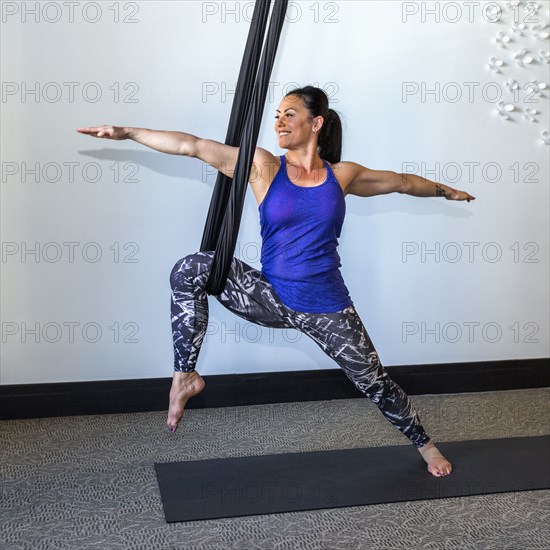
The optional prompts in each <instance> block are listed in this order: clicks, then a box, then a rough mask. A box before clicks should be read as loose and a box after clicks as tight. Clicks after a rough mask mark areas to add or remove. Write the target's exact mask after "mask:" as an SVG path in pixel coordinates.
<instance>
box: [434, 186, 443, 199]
mask: <svg viewBox="0 0 550 550" xmlns="http://www.w3.org/2000/svg"><path fill="white" fill-rule="evenodd" d="M435 194H436V196H438V197H444V196H445V189H443V187H441V185H438V184H437V183H436V184H435Z"/></svg>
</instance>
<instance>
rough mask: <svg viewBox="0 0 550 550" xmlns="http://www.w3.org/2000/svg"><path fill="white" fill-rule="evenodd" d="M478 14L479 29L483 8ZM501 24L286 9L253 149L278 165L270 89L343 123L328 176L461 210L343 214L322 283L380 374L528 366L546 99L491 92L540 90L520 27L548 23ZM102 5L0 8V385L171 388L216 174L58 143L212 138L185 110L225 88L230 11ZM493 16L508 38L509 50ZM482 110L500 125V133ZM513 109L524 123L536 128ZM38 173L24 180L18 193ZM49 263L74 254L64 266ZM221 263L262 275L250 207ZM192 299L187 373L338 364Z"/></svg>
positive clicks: (369, 204)
mask: <svg viewBox="0 0 550 550" xmlns="http://www.w3.org/2000/svg"><path fill="white" fill-rule="evenodd" d="M487 4H492V5H493V6H494V5H495V4H496V5H500V6H501V10H502V11H501V14H500V15H498V14H497V15H494V14H493V12H491V11H483V9H486V8H487ZM507 4H508V3H506V2H498V3H497V2H492V3H487V2H469V3H462V2H437V3H436V2H395V1H386V2H377V1H371V0H369V1H341V2H324V1H319V2H317V1H315V2H314V1H301V2H299V3H296V2H291V6H290V8H289V19H293V20H294V22H288V23H287V24H286V26H285V28H284V30H283V34H282V37H281V43H280V47H279V53H278V58H277V63H276V66H275V68H274V71H273V75H272V79H271V80H272V87H271V97H270V98H268V103H267V104H266V110H265V115H264V122H263V126H262V131H261V134H260V139H259V145H260V146H262V147H265V148H268V149H270V150H272V151H273V152H275V153H276V154H282V153H283V152H284V151H282V150H280V149H278V146H277V141H276V138H275V134H274V132H273V129H272V128H273V126H272V125H273V122H274V112H275V109H276V108H277V106H278V104H279V101H280V100H281V98H282V96H283V91H285V90H288V89H289V88H291V87H292V83H293V82H294V83H296V84H300V85H305V84H315V83H318V85H320V86H321V87H324V88H325V89H326V90H327V92H329V94H330V96H331V98H332V100H333V104H332V106H333V107H334V108H335V109H336V110H337V111H339V112H340V113H341V115H342V118H343V122H344V154H343V158H344V160H353V161H355V162H359V163H361V164H363V165H365V166H368V167H370V168H373V169H386V170H394V171H396V172H415V173H420V174H423V175H426V176H427V177H428V178H430V179H436V180H438V181H442V182H443V183H447V184H448V185H451V186H453V187H455V188H458V189H463V190H467V191H468V192H470V193H471V194H473V195H474V196H475V197H476V200H475V201H474V202H471V203H466V202H450V201H445V199H442V198H415V197H411V196H406V195H397V194H392V195H386V196H379V197H374V198H368V199H367V198H359V197H354V196H348V197H347V198H346V202H347V217H346V221H345V223H344V228H343V232H342V237H341V246H340V249H339V252H340V255H341V257H342V262H343V268H342V273H343V276H344V279H345V281H346V283H347V285H348V288H349V290H350V293H351V296H352V298H353V300H354V302H355V305H356V308H357V310H358V312H359V314H360V316H361V318H362V319H363V321H364V323H365V325H366V327H367V329H368V331H369V334H370V335H371V337H372V339H373V341H374V343H375V345H376V347H377V349H378V351H379V353H380V356H381V359H382V362H383V364H385V365H386V366H391V365H401V364H426V363H438V362H461V361H480V360H499V359H513V358H530V357H547V356H548V355H549V342H548V332H549V331H548V327H549V318H548V280H549V273H548V235H549V231H548V230H549V224H548V210H549V200H548V199H549V197H548V179H549V177H548V176H549V174H548V172H549V161H548V152H549V148H548V145H547V144H545V143H544V141H543V137H542V133H543V131H548V130H549V129H550V128H549V126H550V125H549V105H548V89H546V90H544V91H543V92H542V96H540V97H538V96H536V95H534V94H530V95H529V93H528V92H529V91H530V90H529V89H526V90H523V89H522V90H520V92H519V94H518V97H516V98H514V97H513V95H512V93H510V92H509V91H508V89H507V87H506V82H509V81H510V80H511V79H514V78H515V79H516V80H518V82H519V84H520V87H521V88H523V87H524V86H525V85H526V84H527V83H529V82H533V81H539V82H542V81H545V82H546V83H547V84H548V80H549V76H548V65H547V64H545V63H543V62H542V61H544V60H543V59H542V58H539V56H541V55H543V54H540V53H539V52H540V51H548V39H547V38H546V39H545V38H544V35H543V34H542V33H543V32H544V31H539V34H540V36H538V37H537V36H535V33H536V32H537V29H535V30H534V31H533V28H532V27H533V25H536V21H537V19H538V20H539V21H541V22H544V23H547V22H548V19H549V9H548V8H549V6H548V2H547V1H546V2H541V1H540V0H539V4H541V5H542V9H541V10H540V12H539V13H538V14H533V15H529V12H528V11H526V10H525V9H524V6H523V5H524V4H525V3H524V2H522V3H520V4H521V6H520V8H518V9H516V11H512V10H511V9H510V8H509V7H508V5H507ZM36 5H38V11H37V12H36V13H34V14H33V13H32V10H35V9H36ZM235 5H237V7H238V8H240V9H238V10H237V11H238V14H239V15H238V18H239V21H237V16H236V15H235V14H234V13H233V14H232V13H230V10H231V9H232V8H234V7H235ZM112 6H116V4H115V3H113V2H97V3H94V2H81V3H79V5H78V6H73V8H72V9H73V10H74V11H71V10H70V9H69V8H70V5H69V6H67V5H66V4H65V3H63V2H41V3H38V2H3V3H2V43H1V45H2V56H1V63H2V103H1V108H2V113H1V114H2V134H1V137H2V149H1V153H2V183H1V215H2V220H1V241H2V264H1V267H2V285H1V291H2V294H1V304H2V305H1V307H2V309H1V322H2V354H1V361H2V362H1V371H0V376H1V378H0V382H1V383H2V384H20V383H43V382H55V381H86V380H105V379H128V378H147V377H164V376H170V374H171V371H172V363H173V351H172V339H171V326H170V310H169V304H170V286H169V280H168V278H169V274H170V271H171V269H172V267H173V265H174V264H175V263H176V261H177V260H178V259H180V258H181V257H183V256H185V255H187V254H189V253H191V252H194V251H196V250H198V248H199V246H200V240H201V236H202V231H203V226H204V221H205V218H206V213H207V210H208V205H209V203H210V198H211V194H212V190H213V187H214V182H215V174H210V175H208V174H206V172H205V168H208V167H207V166H206V165H203V164H202V163H201V162H200V161H198V160H194V159H187V158H182V157H177V156H170V155H163V154H161V153H158V152H155V151H153V150H151V149H148V148H146V147H144V146H142V145H139V144H136V143H135V142H132V141H125V142H113V141H100V140H94V139H92V138H90V137H87V136H83V135H80V134H78V133H76V131H75V129H76V128H77V127H80V126H91V125H99V124H114V125H125V126H138V127H147V128H155V129H166V130H182V131H186V132H190V133H192V134H195V135H198V136H201V137H209V138H212V139H218V140H223V139H224V137H225V132H226V128H227V124H228V117H229V112H230V108H231V101H232V99H233V96H232V95H231V94H230V93H228V94H222V93H221V92H218V93H213V94H211V95H205V90H208V89H215V88H217V89H220V90H221V89H222V88H224V87H225V89H229V90H233V89H234V85H235V80H236V78H237V74H238V70H239V66H240V62H241V57H242V53H243V49H244V44H245V40H246V36H247V32H248V26H249V23H248V21H247V20H246V15H247V14H251V13H252V5H251V2H240V3H236V2H201V1H160V2H119V3H118V14H117V12H116V11H113V7H112ZM98 8H99V9H98ZM433 10H435V12H434V11H433ZM116 16H118V19H119V22H115V17H116ZM514 17H515V18H517V22H518V23H521V22H524V21H525V23H526V29H525V30H524V31H523V32H524V36H520V35H519V34H518V33H515V32H513V31H512V24H513V23H514ZM529 17H530V19H527V20H526V18H529ZM316 18H317V21H316ZM436 19H438V20H436ZM491 19H496V20H498V21H497V22H494V23H491V22H490V20H491ZM94 20H96V21H95V22H92V21H94ZM132 21H134V22H132ZM544 23H543V24H544ZM546 30H548V28H546ZM498 32H505V33H507V34H508V35H510V36H512V42H510V43H509V44H508V45H507V48H500V47H499V46H498V45H497V44H496V43H495V42H494V39H495V37H496V35H497V33H498ZM522 48H527V49H528V50H529V51H530V52H531V55H532V56H534V57H535V59H533V62H532V63H530V64H525V66H524V67H521V66H520V65H518V64H517V62H516V60H515V59H514V54H515V53H517V52H519V51H520V50H521V49H522ZM546 55H547V54H546ZM493 56H494V57H497V58H498V59H500V60H502V61H504V62H505V65H503V66H502V67H501V73H500V74H498V73H496V72H494V71H492V70H491V69H490V68H489V67H488V62H489V59H490V58H491V57H493ZM68 83H75V84H72V85H71V84H68ZM437 87H438V88H439V92H438V93H437V92H436V93H435V94H428V95H426V96H425V97H422V95H421V93H422V91H426V89H431V90H437ZM32 89H36V90H38V93H37V94H33V93H32ZM71 89H72V90H73V91H74V97H73V96H72V95H71V94H70V93H69V92H70V91H71ZM29 90H30V91H29ZM404 90H405V91H406V92H407V94H405V95H404ZM98 91H100V92H101V97H100V98H99V99H97V100H96V98H95V94H96V92H98ZM457 92H460V93H461V94H462V97H461V98H459V99H458V100H456V101H455V98H456V94H457ZM470 93H471V96H470ZM56 94H59V95H56ZM495 94H498V95H499V96H500V98H501V100H502V101H505V102H506V103H511V104H514V105H515V111H514V112H512V113H510V116H511V119H510V120H505V119H504V118H503V117H501V116H500V115H499V114H498V112H497V111H496V106H497V104H498V101H497V102H494V97H495ZM529 97H531V99H532V100H533V101H535V103H526V101H527V100H528V99H529ZM525 107H528V108H531V109H536V110H537V111H538V113H537V115H536V117H535V118H536V121H535V122H531V121H529V120H527V119H526V118H525V117H524V116H523V114H522V110H523V109H524V108H525ZM67 163H74V164H72V165H69V164H67ZM36 166H37V167H38V173H37V175H36V176H35V175H34V174H32V173H27V174H26V175H24V174H23V172H24V171H25V169H27V170H29V169H34V168H35V167H36ZM70 166H73V167H74V175H73V174H71V173H70V171H69V167H70ZM438 167H439V168H438ZM434 168H436V169H438V171H437V172H436V173H435V174H434V173H430V172H426V170H428V171H430V170H434ZM96 169H98V170H99V172H97V181H92V180H93V179H95V178H96V171H97V170H96ZM457 174H458V177H457ZM117 176H118V177H119V179H118V180H117ZM124 180H133V181H124ZM64 243H76V244H74V245H72V246H74V248H73V250H74V258H72V257H71V256H70V254H69V252H70V250H71V248H70V246H71V245H68V244H64ZM467 243H475V244H467ZM237 246H238V248H237V251H236V253H237V255H238V256H239V257H240V258H241V259H243V260H245V261H247V262H248V263H250V264H251V265H254V266H256V267H258V268H260V263H259V253H260V235H259V220H258V213H257V204H256V202H255V200H254V197H253V195H252V193H251V192H250V191H249V192H248V194H247V198H246V204H245V209H244V214H243V221H242V226H241V230H240V234H239V239H238V245H237ZM33 249H36V250H38V252H37V253H36V254H33V252H32V250H33ZM426 249H432V250H436V251H438V252H436V253H435V254H427V255H426V254H425V255H424V256H423V254H422V253H423V252H426ZM97 252H100V253H101V258H100V259H98V260H97V261H94V258H95V256H96V253H97ZM404 252H406V254H404ZM457 253H459V254H461V255H462V256H461V257H460V258H455V256H456V254H457ZM469 253H471V256H469ZM57 254H59V257H57V258H56V255H57ZM498 254H500V255H501V256H500V257H498ZM455 259H457V261H454V260H455ZM209 302H210V314H211V315H210V325H209V335H208V336H207V338H206V340H205V344H204V346H203V348H202V351H201V355H200V358H199V365H198V370H200V372H201V373H203V374H222V373H244V372H260V371H280V370H288V369H293V368H296V369H315V368H324V367H326V368H334V367H335V366H336V365H335V363H333V362H332V361H331V360H330V359H329V358H328V357H326V356H325V355H324V354H323V352H322V351H321V350H320V349H319V348H318V347H317V346H316V344H315V343H314V342H313V341H312V340H310V339H309V338H308V337H307V336H305V335H302V334H300V333H298V332H296V331H294V330H287V331H283V330H279V329H271V330H268V329H266V328H264V327H259V326H257V325H253V324H250V323H246V322H244V320H242V319H240V318H238V317H236V316H234V315H232V314H231V313H230V312H228V311H226V310H224V309H223V307H222V306H220V304H219V303H218V302H217V301H216V300H215V299H214V298H213V297H211V298H209ZM71 323H74V324H73V325H71ZM71 326H72V327H74V333H72V332H71V331H70V328H71ZM83 327H85V329H86V330H85V331H84V333H83ZM98 327H99V329H100V330H101V334H100V335H99V334H98V333H97V332H96V330H95V329H96V328H98ZM35 328H37V329H38V331H37V332H36V333H33V332H32V331H33V330H34V329H35ZM430 330H432V331H433V330H435V332H430ZM499 331H500V333H499ZM93 340H96V341H95V342H94V341H93ZM125 340H130V341H125ZM131 340H133V342H132V341H131Z"/></svg>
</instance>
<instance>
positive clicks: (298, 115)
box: [275, 95, 322, 149]
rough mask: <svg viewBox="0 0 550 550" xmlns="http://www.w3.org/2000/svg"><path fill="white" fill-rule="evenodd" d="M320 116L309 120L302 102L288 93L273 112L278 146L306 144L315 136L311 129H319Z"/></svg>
mask: <svg viewBox="0 0 550 550" xmlns="http://www.w3.org/2000/svg"><path fill="white" fill-rule="evenodd" d="M320 120H322V117H316V118H314V119H312V120H310V114H309V111H308V110H307V108H306V106H305V105H304V102H303V101H302V99H301V98H299V97H298V96H293V95H289V96H287V97H285V98H283V100H282V101H281V103H280V105H279V108H278V109H277V111H276V113H275V132H277V136H278V138H279V147H281V148H284V149H289V148H294V147H298V146H303V145H304V144H307V143H308V142H309V141H310V140H311V139H314V138H315V135H316V134H314V133H313V129H315V130H317V131H318V130H319V121H320Z"/></svg>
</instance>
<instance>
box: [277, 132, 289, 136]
mask: <svg viewBox="0 0 550 550" xmlns="http://www.w3.org/2000/svg"><path fill="white" fill-rule="evenodd" d="M289 134H290V132H279V137H285V136H288V135H289Z"/></svg>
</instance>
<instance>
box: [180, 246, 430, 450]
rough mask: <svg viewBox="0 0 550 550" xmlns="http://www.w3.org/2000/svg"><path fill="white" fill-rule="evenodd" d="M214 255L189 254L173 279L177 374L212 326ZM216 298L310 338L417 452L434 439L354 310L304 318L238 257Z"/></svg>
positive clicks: (189, 364)
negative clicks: (210, 295)
mask: <svg viewBox="0 0 550 550" xmlns="http://www.w3.org/2000/svg"><path fill="white" fill-rule="evenodd" d="M213 256H214V252H212V251H204V252H197V253H195V254H189V255H188V256H186V257H185V258H182V259H181V260H179V261H178V262H177V263H176V265H175V266H174V267H173V269H172V272H171V274H170V284H171V287H172V304H171V312H172V333H173V338H174V370H176V371H180V372H190V371H192V370H194V369H195V366H196V364H197V359H198V356H199V353H200V350H201V345H202V343H203V340H204V337H205V334H206V330H207V327H208V295H207V293H206V290H205V286H206V282H207V280H208V275H209V271H210V266H211V264H212V259H213ZM216 299H217V300H218V301H219V302H220V303H221V304H222V305H223V306H224V307H226V308H227V309H228V310H229V311H232V312H233V313H235V315H238V316H239V317H242V318H243V319H246V320H247V321H250V322H253V323H256V324H258V325H261V326H266V327H273V328H294V329H296V330H299V331H301V332H303V333H304V334H306V335H307V336H309V337H310V338H311V339H312V340H313V341H314V342H315V343H317V344H318V345H319V347H320V348H321V349H322V350H323V351H324V352H325V353H326V354H327V355H328V356H329V357H330V358H332V359H334V361H336V363H337V364H338V365H339V366H340V367H341V368H342V369H343V370H344V372H345V374H346V375H347V377H348V378H349V379H350V380H351V381H352V382H353V383H354V384H355V386H356V387H357V388H358V389H359V390H360V391H361V392H362V393H363V394H364V395H366V396H367V397H368V398H370V399H371V400H372V402H373V403H375V404H376V406H377V407H378V408H379V409H380V411H381V412H382V414H383V415H384V416H385V417H386V418H387V420H389V422H391V423H392V424H393V425H394V426H396V427H397V428H398V429H399V430H400V431H401V432H402V433H403V434H404V435H406V436H407V437H408V438H409V439H410V440H411V442H412V443H413V444H414V445H415V447H417V448H420V447H423V446H424V445H425V444H426V443H428V442H429V440H430V438H429V437H428V435H427V434H426V432H425V431H424V428H423V427H422V424H421V422H420V418H419V417H418V414H417V412H416V410H415V409H414V406H413V404H412V403H411V401H410V399H409V398H408V396H407V394H406V393H405V392H404V391H403V389H402V388H401V387H400V386H399V385H397V384H396V383H395V382H394V381H393V380H392V379H391V378H390V377H389V375H388V373H387V371H386V370H385V369H384V367H383V366H382V364H381V363H380V359H379V357H378V353H377V352H376V349H375V348H374V345H373V343H372V341H371V339H370V337H369V335H368V333H367V330H366V329H365V326H364V325H363V322H362V321H361V319H360V317H359V315H358V314H357V311H356V310H355V307H354V306H353V305H351V306H349V307H347V308H345V309H343V310H341V311H338V312H335V313H304V312H300V311H296V310H294V309H291V308H289V307H287V306H286V305H285V304H283V302H282V301H281V300H280V298H279V297H278V295H277V294H276V292H275V290H274V288H273V286H272V285H271V284H270V282H269V281H268V280H267V279H266V277H265V275H264V274H263V273H262V272H261V271H259V270H257V269H255V268H253V267H251V266H249V265H248V264H247V263H245V262H243V261H242V260H240V259H239V258H236V257H233V260H232V262H231V268H230V271H229V275H228V278H227V281H226V284H225V287H224V290H223V292H222V293H221V294H219V295H217V296H216Z"/></svg>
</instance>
